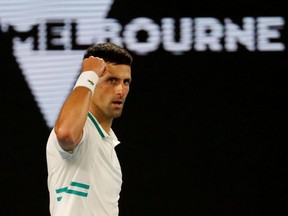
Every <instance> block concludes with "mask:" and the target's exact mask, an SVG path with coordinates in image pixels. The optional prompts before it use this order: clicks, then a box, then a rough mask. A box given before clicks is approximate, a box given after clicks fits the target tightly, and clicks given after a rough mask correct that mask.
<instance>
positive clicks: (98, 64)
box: [82, 56, 106, 77]
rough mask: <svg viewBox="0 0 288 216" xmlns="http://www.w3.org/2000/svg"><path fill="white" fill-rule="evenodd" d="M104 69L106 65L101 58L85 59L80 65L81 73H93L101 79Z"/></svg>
mask: <svg viewBox="0 0 288 216" xmlns="http://www.w3.org/2000/svg"><path fill="white" fill-rule="evenodd" d="M105 69H106V63H105V61H104V60H103V59H102V58H98V57H93V56H90V57H89V58H85V59H84V60H83V63H82V72H84V71H95V73H96V74H97V75H98V77H101V76H102V75H103V74H104V72H105Z"/></svg>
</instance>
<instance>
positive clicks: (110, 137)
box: [88, 112, 120, 146]
mask: <svg viewBox="0 0 288 216" xmlns="http://www.w3.org/2000/svg"><path fill="white" fill-rule="evenodd" d="M88 117H89V118H90V120H91V121H92V123H93V124H94V126H95V127H96V129H97V131H98V133H99V134H100V136H101V137H102V139H103V138H104V139H106V140H111V141H112V144H113V145H114V146H116V145H118V144H119V143H120V142H119V140H118V138H117V137H116V135H115V133H114V131H113V130H112V128H110V135H109V134H107V133H106V131H105V130H104V129H103V128H102V127H101V125H100V124H99V122H98V121H97V119H96V118H95V117H94V116H93V115H92V113H90V112H88Z"/></svg>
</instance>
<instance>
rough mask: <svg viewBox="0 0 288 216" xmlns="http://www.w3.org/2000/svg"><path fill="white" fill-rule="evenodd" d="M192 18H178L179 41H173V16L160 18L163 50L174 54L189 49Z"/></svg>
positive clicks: (190, 45)
mask: <svg viewBox="0 0 288 216" xmlns="http://www.w3.org/2000/svg"><path fill="white" fill-rule="evenodd" d="M192 24H193V20H192V19H191V18H181V19H180V32H179V35H180V36H179V42H176V41H175V20H174V19H173V18H163V19H162V35H163V47H164V49H165V50H167V51H170V52H174V53H176V54H178V53H182V52H185V51H189V50H191V47H192V32H193V29H192V28H193V26H192Z"/></svg>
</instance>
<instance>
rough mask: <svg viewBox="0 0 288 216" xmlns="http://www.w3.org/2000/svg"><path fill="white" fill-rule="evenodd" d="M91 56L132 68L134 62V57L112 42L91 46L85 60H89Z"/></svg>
mask: <svg viewBox="0 0 288 216" xmlns="http://www.w3.org/2000/svg"><path fill="white" fill-rule="evenodd" d="M89 56H94V57H99V58H102V59H104V61H105V62H109V63H114V64H125V65H130V66H131V64H132V61H133V58H132V56H131V55H130V53H129V52H128V51H127V50H125V49H124V48H122V47H120V46H118V45H116V44H113V43H110V42H107V43H98V44H93V45H91V46H90V47H88V49H87V50H86V52H85V54H84V59H85V58H89Z"/></svg>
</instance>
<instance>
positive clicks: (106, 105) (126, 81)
mask: <svg viewBox="0 0 288 216" xmlns="http://www.w3.org/2000/svg"><path fill="white" fill-rule="evenodd" d="M130 82H131V67H130V66H128V65H123V64H120V65H115V64H111V63H107V64H106V69H105V72H104V73H103V76H101V77H100V78H99V81H98V83H97V85H96V89H95V92H94V95H93V107H94V108H95V109H96V112H97V115H100V116H98V117H100V118H105V119H113V118H117V117H119V116H120V115H121V113H122V111H123V107H124V102H125V100H126V97H127V95H128V92H129V86H130Z"/></svg>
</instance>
